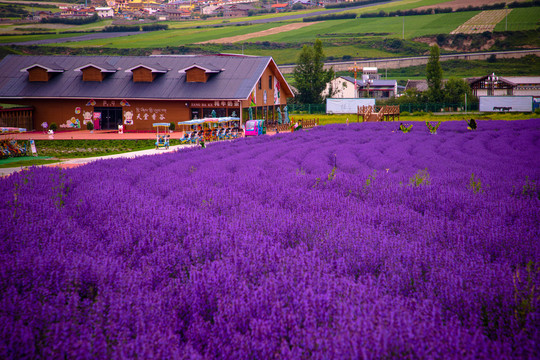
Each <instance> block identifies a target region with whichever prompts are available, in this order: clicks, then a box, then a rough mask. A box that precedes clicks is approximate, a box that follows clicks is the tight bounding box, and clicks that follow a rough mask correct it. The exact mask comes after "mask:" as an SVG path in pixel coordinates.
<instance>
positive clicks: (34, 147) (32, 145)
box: [30, 139, 37, 156]
mask: <svg viewBox="0 0 540 360" xmlns="http://www.w3.org/2000/svg"><path fill="white" fill-rule="evenodd" d="M30 149H31V150H32V156H37V150H36V143H35V141H34V140H32V139H30Z"/></svg>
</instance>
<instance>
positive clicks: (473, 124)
mask: <svg viewBox="0 0 540 360" xmlns="http://www.w3.org/2000/svg"><path fill="white" fill-rule="evenodd" d="M465 121H467V125H469V126H467V130H476V127H477V125H476V120H474V119H471V120H470V121H469V120H465Z"/></svg>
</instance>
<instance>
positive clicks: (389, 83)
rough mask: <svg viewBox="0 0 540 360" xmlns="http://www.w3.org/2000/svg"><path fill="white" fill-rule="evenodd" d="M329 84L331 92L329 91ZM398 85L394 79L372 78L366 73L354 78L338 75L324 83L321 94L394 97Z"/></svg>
mask: <svg viewBox="0 0 540 360" xmlns="http://www.w3.org/2000/svg"><path fill="white" fill-rule="evenodd" d="M330 86H331V87H332V94H330V95H329V94H328V93H329V89H330ZM397 91H398V85H397V81H396V80H374V79H372V78H370V77H369V76H368V75H367V74H366V75H362V78H361V79H357V80H356V89H355V80H354V78H353V77H351V76H340V77H337V78H335V79H334V80H332V81H331V82H330V83H328V84H327V85H326V89H325V90H324V91H323V93H322V95H323V96H324V97H327V96H330V97H332V98H349V99H351V98H376V99H388V98H393V97H396V95H397Z"/></svg>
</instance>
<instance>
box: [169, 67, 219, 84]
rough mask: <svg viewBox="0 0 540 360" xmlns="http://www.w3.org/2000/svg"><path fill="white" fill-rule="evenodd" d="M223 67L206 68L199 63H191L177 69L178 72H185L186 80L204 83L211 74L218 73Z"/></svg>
mask: <svg viewBox="0 0 540 360" xmlns="http://www.w3.org/2000/svg"><path fill="white" fill-rule="evenodd" d="M222 71H223V69H217V68H214V67H212V68H207V67H203V66H199V65H192V66H190V67H188V68H185V69H182V70H180V71H178V72H179V73H185V74H186V82H200V83H205V82H207V81H208V79H210V76H211V75H212V74H219V73H220V72H222Z"/></svg>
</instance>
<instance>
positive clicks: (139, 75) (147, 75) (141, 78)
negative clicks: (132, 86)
mask: <svg viewBox="0 0 540 360" xmlns="http://www.w3.org/2000/svg"><path fill="white" fill-rule="evenodd" d="M155 78H156V75H155V74H153V73H152V71H151V70H149V69H146V68H143V67H140V68H137V69H135V70H133V82H152V81H154V79H155Z"/></svg>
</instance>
